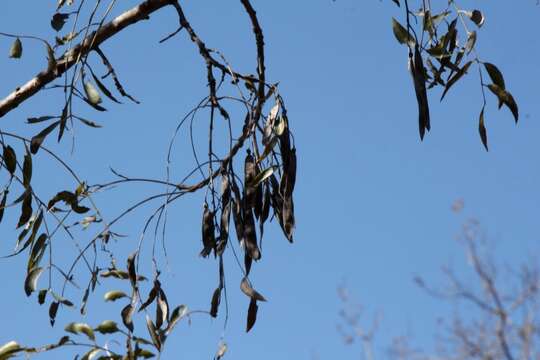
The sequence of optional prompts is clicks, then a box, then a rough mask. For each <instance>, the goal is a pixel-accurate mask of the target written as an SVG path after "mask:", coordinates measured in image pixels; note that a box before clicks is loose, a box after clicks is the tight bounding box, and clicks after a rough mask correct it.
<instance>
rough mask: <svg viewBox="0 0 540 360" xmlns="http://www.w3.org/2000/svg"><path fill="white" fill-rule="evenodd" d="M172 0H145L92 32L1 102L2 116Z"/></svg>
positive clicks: (0, 112)
mask: <svg viewBox="0 0 540 360" xmlns="http://www.w3.org/2000/svg"><path fill="white" fill-rule="evenodd" d="M171 4H172V1H171V0H146V1H144V2H142V3H140V4H139V5H137V6H135V7H133V8H132V9H130V10H128V11H126V12H124V13H123V14H121V15H119V16H117V17H116V18H115V19H114V20H112V21H110V22H109V23H107V24H105V25H103V26H102V27H101V28H99V29H97V30H96V31H94V32H92V33H90V34H89V35H88V36H86V37H85V38H84V39H83V40H82V41H81V42H80V43H79V44H78V45H76V46H75V47H74V48H73V49H72V50H70V51H68V52H66V53H65V54H64V55H62V57H60V58H59V59H57V60H56V66H54V67H51V68H48V69H46V70H43V71H41V72H40V73H39V74H37V75H36V76H35V77H34V78H32V79H31V80H29V81H28V82H27V83H26V84H24V85H22V86H20V87H18V88H17V89H16V90H15V91H13V92H12V93H11V94H9V95H8V96H7V97H5V98H4V99H3V100H1V101H0V117H3V116H4V115H6V114H7V113H8V112H10V111H11V110H13V109H15V108H16V107H17V106H19V105H20V104H21V103H23V102H24V101H25V100H27V99H29V98H30V97H32V96H33V95H35V94H36V93H37V92H39V91H40V90H41V89H42V88H43V87H45V86H46V85H47V84H49V83H50V82H52V81H53V80H54V79H56V78H58V77H60V76H62V75H63V74H64V73H65V72H66V71H68V70H69V69H70V68H71V67H72V66H73V65H75V64H76V62H77V61H78V59H80V58H81V57H83V56H84V55H86V54H88V53H89V52H90V51H92V50H94V49H96V48H98V47H99V45H101V44H102V43H104V42H105V41H106V40H108V39H109V38H111V37H113V36H115V35H116V34H118V33H119V32H120V31H122V30H124V29H125V28H126V27H128V26H130V25H133V24H135V23H137V22H139V21H141V20H145V19H148V17H149V16H150V15H151V14H152V13H154V12H156V11H157V10H159V9H161V8H163V7H165V6H167V5H171Z"/></svg>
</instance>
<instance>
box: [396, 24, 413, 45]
mask: <svg viewBox="0 0 540 360" xmlns="http://www.w3.org/2000/svg"><path fill="white" fill-rule="evenodd" d="M392 30H393V31H394V36H395V37H396V39H397V41H398V42H399V43H400V44H409V46H414V44H415V41H414V39H413V37H412V36H411V34H410V33H409V32H408V31H407V29H405V28H404V27H403V26H402V25H401V24H400V23H399V21H397V20H396V19H394V18H392Z"/></svg>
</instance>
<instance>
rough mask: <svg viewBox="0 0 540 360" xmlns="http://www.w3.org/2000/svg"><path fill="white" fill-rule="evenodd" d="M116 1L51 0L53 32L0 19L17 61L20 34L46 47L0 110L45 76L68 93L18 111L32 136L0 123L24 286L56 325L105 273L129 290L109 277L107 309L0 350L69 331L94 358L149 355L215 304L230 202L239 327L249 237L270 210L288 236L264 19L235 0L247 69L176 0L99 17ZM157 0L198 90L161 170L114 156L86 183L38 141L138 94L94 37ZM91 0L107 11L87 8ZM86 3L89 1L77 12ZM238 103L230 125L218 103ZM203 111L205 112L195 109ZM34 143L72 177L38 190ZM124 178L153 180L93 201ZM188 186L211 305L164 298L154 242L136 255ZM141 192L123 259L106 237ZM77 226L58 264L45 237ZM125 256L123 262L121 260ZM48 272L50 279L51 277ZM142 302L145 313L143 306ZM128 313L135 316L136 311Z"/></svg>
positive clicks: (283, 138)
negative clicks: (249, 60) (113, 206)
mask: <svg viewBox="0 0 540 360" xmlns="http://www.w3.org/2000/svg"><path fill="white" fill-rule="evenodd" d="M115 2H116V1H114V0H113V1H112V2H110V3H109V4H108V5H106V4H104V3H102V2H101V1H97V2H95V3H94V4H92V2H84V1H73V0H72V1H65V0H60V1H58V3H57V6H56V13H55V14H54V15H53V16H52V18H51V21H50V25H51V27H52V28H53V29H54V30H55V31H56V32H57V35H56V36H55V38H54V39H53V40H54V41H53V42H51V41H50V40H49V39H43V38H39V37H35V36H28V35H22V34H17V35H15V34H9V33H0V35H1V36H3V37H5V38H11V39H13V45H12V46H11V49H10V51H9V56H10V57H11V58H13V59H19V61H24V59H25V58H24V56H23V55H24V52H23V48H25V47H26V46H27V43H32V42H39V43H42V44H44V45H45V46H44V50H45V52H46V56H47V59H48V60H47V67H46V68H45V69H44V70H42V71H41V72H40V73H39V74H38V75H37V76H36V77H35V78H33V79H31V80H30V81H28V82H27V83H26V84H25V85H22V86H20V87H19V88H18V89H17V90H16V91H15V92H13V93H12V94H9V95H8V96H7V97H6V98H4V99H3V100H2V101H0V116H6V115H8V114H9V112H10V111H11V110H12V109H14V108H16V107H17V106H18V105H19V104H21V103H22V102H24V101H26V100H29V99H30V98H31V97H32V96H33V95H34V94H36V93H37V92H38V91H42V90H44V89H48V90H56V91H61V92H63V93H64V94H65V101H64V103H63V104H61V105H60V106H59V109H58V112H57V114H47V115H43V114H36V115H35V116H33V117H30V118H28V124H31V126H34V127H36V128H37V127H39V128H40V129H38V130H36V132H35V135H34V136H33V137H32V138H25V137H22V136H20V135H18V134H12V133H8V132H5V131H2V132H0V135H1V138H0V142H1V144H2V147H3V152H2V155H1V159H2V162H1V167H2V170H3V171H4V174H5V177H6V183H5V185H4V187H3V191H2V200H1V205H0V220H1V219H2V217H3V216H4V212H11V211H13V212H17V213H18V214H19V215H18V221H17V224H16V227H17V229H19V231H20V235H19V236H18V238H17V240H16V245H15V251H14V252H13V253H12V254H10V255H8V257H11V256H17V255H19V256H26V257H27V259H28V261H27V263H28V265H27V268H26V273H27V275H26V280H25V283H24V290H25V293H26V295H27V296H29V297H30V296H32V297H33V296H36V297H37V300H38V302H39V304H41V305H47V307H48V314H49V319H50V324H51V326H54V325H55V322H56V318H57V314H58V312H59V311H62V310H63V309H64V308H75V307H79V309H80V312H81V314H84V313H85V312H86V310H87V303H88V301H89V298H90V297H91V296H92V294H94V293H95V291H96V288H98V287H99V286H103V285H105V286H108V285H106V284H107V282H106V281H105V279H107V278H114V279H119V280H123V281H125V282H126V283H128V284H129V287H130V291H129V292H124V291H121V290H116V289H111V290H110V291H108V292H107V293H106V294H105V298H104V300H105V301H106V302H111V303H112V302H123V305H122V309H121V311H120V312H119V314H118V318H117V319H114V320H112V319H101V320H100V321H99V322H98V323H97V324H92V325H90V324H87V323H84V322H72V323H70V324H68V325H67V326H66V327H65V331H66V336H64V337H62V338H61V339H60V340H59V341H58V342H57V343H54V344H50V345H47V346H43V347H39V348H35V347H28V346H22V345H19V344H18V343H15V342H10V343H8V344H6V345H4V346H3V347H2V348H1V349H0V359H1V360H4V359H7V358H9V357H11V356H14V355H16V354H19V353H23V352H24V353H26V354H32V353H36V352H44V351H50V350H53V349H57V348H59V347H65V346H73V345H76V346H79V347H80V348H81V349H82V350H84V352H83V353H81V355H80V356H81V357H82V359H93V358H96V357H97V356H98V355H99V358H100V359H121V358H124V359H137V358H149V357H153V356H156V355H157V354H158V353H160V352H162V351H163V348H164V346H165V344H166V340H167V338H168V336H169V334H170V333H171V332H172V331H173V330H174V328H175V326H176V325H177V324H178V323H179V322H180V321H182V320H183V319H184V318H189V317H190V316H191V315H192V314H196V313H202V314H206V315H209V316H211V317H217V316H218V313H219V310H220V309H219V308H220V303H221V297H222V296H223V294H224V296H227V295H226V291H225V281H224V279H225V273H226V269H225V266H224V262H223V254H224V252H225V251H233V252H234V255H235V256H236V252H237V250H235V249H234V247H235V246H237V245H235V244H232V243H231V242H229V239H230V236H231V233H233V231H232V230H230V228H229V224H230V218H231V215H232V218H233V223H234V233H236V237H237V239H238V246H239V247H240V248H241V249H243V250H242V251H243V255H244V256H243V257H244V264H243V265H242V264H240V262H239V263H238V266H239V267H240V268H241V271H242V273H243V278H242V279H241V280H240V281H239V282H240V289H241V291H242V292H243V293H244V294H245V295H246V296H247V297H248V298H249V307H248V309H247V319H246V331H249V330H250V329H251V328H252V327H253V326H254V324H255V321H256V318H257V311H258V303H259V302H264V301H266V299H265V298H264V297H263V296H262V295H261V294H260V293H259V292H257V291H256V290H255V289H254V288H253V286H252V283H251V281H250V279H249V276H250V274H251V271H252V263H253V261H254V260H255V261H259V260H260V259H261V247H260V242H261V241H262V237H263V234H264V227H265V225H266V224H267V223H268V222H269V221H270V220H271V219H276V221H277V222H278V223H279V226H280V227H281V229H282V230H283V233H284V235H285V237H286V238H287V239H288V240H289V241H290V242H292V241H293V232H294V227H295V218H294V203H293V192H294V187H295V182H296V148H295V145H294V138H293V135H292V131H291V128H290V122H289V119H288V117H287V109H286V106H285V101H284V99H283V98H282V96H281V95H280V94H279V91H278V87H277V84H273V83H269V82H268V81H267V80H266V76H265V74H266V69H265V57H264V37H263V32H262V28H261V26H260V24H259V20H258V18H257V15H256V12H255V10H254V8H253V7H252V5H251V3H250V1H249V0H241V4H242V6H243V9H244V11H245V14H246V16H247V17H248V18H249V20H250V22H251V25H252V31H253V35H254V38H255V47H256V57H255V58H256V61H257V62H256V69H257V74H256V75H251V74H244V73H241V72H237V71H235V70H233V67H232V66H231V64H229V63H228V62H227V60H226V58H225V57H224V55H223V54H222V53H221V52H219V51H217V50H212V49H210V48H209V47H207V46H206V44H205V43H204V42H203V40H202V39H201V38H200V37H199V36H198V34H197V32H196V31H195V30H194V28H193V27H192V26H191V24H190V23H189V21H188V18H187V17H186V15H185V14H184V10H183V8H182V6H181V5H180V3H179V2H178V1H176V0H146V1H143V2H141V3H140V4H139V5H138V6H136V7H134V8H132V9H130V10H128V11H125V12H122V13H120V14H118V15H117V16H116V17H115V18H114V19H113V20H111V21H107V18H108V16H109V15H112V12H113V11H114V5H115ZM165 7H166V8H170V9H174V11H175V13H176V15H177V19H178V28H177V30H176V31H174V32H173V33H172V34H170V35H168V36H167V37H165V38H164V39H163V40H162V41H161V42H165V41H167V40H169V39H170V38H171V37H173V36H176V35H177V34H186V35H187V36H188V37H189V39H190V40H191V41H192V42H193V43H194V45H195V48H196V50H197V51H198V52H199V53H200V56H201V58H202V60H203V64H204V66H205V70H206V82H207V85H208V94H207V95H206V96H204V97H203V98H202V100H201V101H200V102H199V103H198V104H197V105H196V106H195V107H194V108H193V109H191V110H190V111H188V112H187V114H186V115H185V117H184V118H183V119H182V121H181V122H180V123H179V124H178V127H177V129H176V132H175V134H174V136H173V140H172V141H171V143H170V144H169V154H168V158H167V163H168V165H167V177H166V178H165V179H160V178H135V177H130V176H126V175H123V174H120V173H118V172H117V171H115V170H112V172H113V174H114V175H115V177H116V179H114V180H113V181H109V182H107V183H101V184H99V183H98V184H92V183H91V182H90V181H88V180H83V179H82V178H81V177H80V176H79V175H77V172H76V170H75V169H73V168H72V167H71V166H69V165H68V164H67V162H66V161H65V159H63V158H62V157H61V156H60V155H57V154H56V153H55V152H54V151H53V150H52V149H51V148H50V147H48V146H47V144H49V143H51V142H52V140H51V138H53V137H55V138H56V140H57V141H58V142H61V141H64V140H65V138H66V135H67V134H71V136H72V138H73V139H74V137H75V133H74V131H73V130H74V129H75V127H76V126H80V125H82V126H83V127H89V128H99V127H100V125H99V124H98V123H96V122H94V121H92V120H88V119H86V118H84V117H82V116H80V115H79V114H78V113H79V109H80V107H81V106H89V107H90V108H92V109H94V110H95V111H97V112H103V111H106V110H107V109H106V107H108V106H109V105H111V104H120V103H121V101H120V99H126V100H129V101H131V102H133V103H139V101H138V100H137V99H135V97H133V96H132V95H130V94H129V93H128V92H127V91H126V90H125V88H124V85H123V83H122V82H121V81H120V79H119V77H118V75H117V72H116V70H115V67H114V66H113V65H112V62H111V61H110V60H109V57H108V56H107V54H106V53H105V51H104V50H103V49H102V47H101V45H102V43H104V42H105V41H106V40H107V39H109V38H110V37H113V36H115V35H116V34H118V33H119V32H120V31H122V30H124V29H125V28H127V27H128V26H131V25H132V24H135V23H136V22H138V21H141V20H144V19H147V18H148V16H149V15H150V14H152V13H153V12H155V11H158V10H159V9H161V8H165ZM102 12H103V13H104V15H98V14H100V13H102ZM86 13H89V15H88V17H87V18H86V19H85V18H84V17H85V15H84V14H86ZM100 73H104V75H99V74H100ZM267 103H268V106H266V105H267ZM238 104H240V105H241V106H242V109H243V112H244V114H243V118H244V121H243V124H242V125H241V126H239V125H238V124H237V123H236V122H235V121H234V120H235V119H234V118H232V117H231V116H230V115H229V111H230V110H229V109H230V108H235V107H237V105H238ZM235 111H236V110H235ZM206 114H208V117H207V118H206V119H204V116H205V115H206ZM235 115H236V113H235ZM195 118H198V121H199V122H200V121H204V120H205V121H206V124H207V125H206V126H207V129H208V131H207V140H206V141H207V149H208V152H207V158H206V160H205V161H203V160H202V159H201V158H200V155H198V154H197V152H196V151H195V143H196V142H203V141H205V139H204V138H201V139H199V138H196V137H195V136H194V134H193V132H192V124H193V121H194V119H195ZM201 118H202V119H201ZM217 121H223V122H224V123H227V126H228V131H227V132H226V133H224V134H222V133H221V132H218V131H217V130H215V129H214V126H215V123H216V122H217ZM188 126H189V132H190V137H191V142H192V143H191V146H192V148H193V156H194V159H195V162H196V163H197V166H196V168H194V169H192V171H190V172H189V173H188V174H187V175H186V176H185V178H184V180H182V181H180V182H175V181H172V180H171V178H170V175H169V174H170V170H171V169H170V164H171V159H170V158H171V156H172V150H171V149H172V147H173V145H174V142H175V137H176V135H177V133H178V132H180V131H181V130H182V131H183V130H184V129H186V127H188ZM216 144H220V145H221V144H226V145H225V146H218V145H216ZM19 148H20V150H18V149H19ZM242 149H246V150H245V151H246V155H245V157H244V158H243V160H242V159H240V157H241V156H242V155H241V153H242V151H241V150H242ZM21 150H22V151H21ZM42 153H45V154H46V155H47V156H49V157H51V158H52V159H53V160H54V161H55V162H56V164H57V165H58V166H59V167H60V168H61V169H62V170H63V171H65V172H66V173H68V174H69V175H70V176H71V178H72V186H71V187H69V188H58V189H56V191H55V193H53V194H47V193H41V192H38V191H37V190H36V189H38V188H39V183H38V184H35V182H34V178H33V176H32V175H33V168H34V167H35V166H34V165H35V164H33V163H34V162H35V161H36V160H37V159H39V160H41V159H40V156H41V155H42ZM194 174H201V176H202V179H203V180H201V181H198V182H192V181H193V180H192V178H193V175H194ZM242 174H243V175H242ZM128 183H139V184H153V185H155V186H157V187H161V188H164V190H163V189H162V190H159V191H158V192H156V193H154V194H150V195H146V196H145V197H144V198H142V199H141V200H139V201H138V202H137V203H136V204H135V205H132V206H128V207H126V208H125V210H124V211H123V212H121V213H120V214H119V215H118V216H116V217H114V218H112V219H111V218H107V217H106V216H104V215H103V213H104V212H103V211H102V209H100V208H98V206H97V205H96V204H97V202H96V201H95V198H96V197H97V196H98V194H100V193H103V192H105V191H108V190H110V189H112V188H114V187H118V186H122V185H125V184H128ZM195 192H200V193H203V194H204V203H203V206H202V209H201V213H202V220H201V224H202V225H201V228H202V229H201V240H202V250H201V252H200V256H201V257H203V258H208V257H210V255H213V256H212V257H213V258H214V259H215V260H216V261H217V263H218V279H219V281H218V285H217V287H216V289H215V291H214V292H213V295H212V297H211V301H209V302H210V308H209V309H208V310H190V309H189V308H188V307H187V306H186V305H178V306H170V305H169V302H168V300H167V295H166V289H165V286H164V285H165V284H162V283H161V282H160V274H161V272H162V269H161V268H160V266H159V265H158V261H157V258H156V257H157V255H155V253H154V252H153V253H152V254H151V258H145V259H142V258H141V254H142V253H141V246H142V244H143V240H144V238H145V235H146V234H147V233H148V232H150V231H151V230H150V229H151V228H152V227H154V231H155V233H157V232H158V230H161V231H163V233H164V232H165V228H166V226H167V221H166V218H167V215H168V209H169V208H170V206H171V204H173V203H175V202H177V201H180V200H181V199H183V198H184V196H186V195H189V194H192V193H195ZM12 194H15V195H12ZM148 203H154V204H155V203H157V205H156V206H155V208H154V209H153V210H152V211H151V212H150V214H149V215H148V216H147V219H146V221H145V223H144V226H143V230H142V233H141V238H140V241H139V242H138V245H137V246H136V248H135V249H134V251H133V252H132V253H131V254H130V255H129V256H127V261H126V260H123V259H125V258H126V254H121V253H117V252H115V251H114V250H113V249H112V248H111V244H112V243H113V242H114V240H116V239H118V238H121V237H122V235H121V233H122V231H121V228H119V227H118V225H117V223H118V222H119V221H120V220H121V219H123V218H124V217H126V216H128V215H129V214H131V213H132V212H133V211H134V210H136V209H138V208H140V207H142V206H143V205H146V204H148ZM86 229H91V231H93V232H94V235H93V236H91V238H90V239H89V240H88V241H87V242H86V244H84V245H82V246H80V247H77V249H78V254H77V255H76V256H75V258H73V259H71V260H70V263H68V264H67V267H66V266H64V265H65V264H63V262H62V261H60V259H58V257H57V256H55V251H54V248H53V243H57V242H60V241H65V240H66V239H71V240H72V241H73V242H76V241H75V238H76V237H78V236H81V237H83V236H85V234H87V233H88V231H87V232H86V233H83V232H82V231H84V230H86ZM144 261H148V262H149V263H151V264H152V267H153V274H152V275H151V276H145V275H143V274H141V273H140V269H141V268H142V267H143V266H142V265H141V264H142V262H144ZM122 263H123V264H125V265H120V264H122ZM85 271H86V277H87V279H86V285H85V286H84V287H83V289H82V294H81V295H80V296H81V299H82V300H81V301H80V303H77V301H75V300H74V299H73V296H74V295H72V294H73V293H76V292H77V289H79V286H78V284H79V283H80V281H81V279H84V277H83V274H84V272H85ZM45 274H47V275H48V276H47V278H48V280H47V281H44V280H43V278H44V277H45V276H44V275H45ZM75 275H77V276H76V277H75ZM76 279H77V280H76ZM150 279H151V280H150ZM58 283H60V284H61V285H60V286H58V285H57V284H58ZM146 289H148V293H146ZM68 294H69V295H68ZM151 307H154V308H155V311H154V312H153V315H150V314H151V313H152V312H150V311H149V310H150V309H151ZM143 313H144V314H145V316H142V314H143ZM139 322H140V323H143V324H144V326H139V325H136V324H138V323H139ZM97 333H100V334H101V335H104V338H105V339H106V340H105V341H104V343H103V344H102V343H101V342H98V339H97V337H96V334H97ZM112 340H114V342H113V343H116V344H125V345H124V346H114V347H110V346H109V345H108V344H111V341H112ZM225 351H226V345H225V344H222V345H221V346H220V347H219V349H218V353H217V357H218V358H220V357H222V356H223V355H224V353H225Z"/></svg>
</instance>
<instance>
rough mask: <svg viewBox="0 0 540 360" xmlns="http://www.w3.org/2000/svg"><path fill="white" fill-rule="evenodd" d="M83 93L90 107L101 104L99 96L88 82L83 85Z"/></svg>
mask: <svg viewBox="0 0 540 360" xmlns="http://www.w3.org/2000/svg"><path fill="white" fill-rule="evenodd" d="M84 92H85V94H86V98H87V99H88V101H89V102H90V104H92V105H98V104H100V103H101V96H100V95H99V92H98V91H97V90H96V88H95V87H94V85H92V83H91V82H90V81H86V82H85V83H84Z"/></svg>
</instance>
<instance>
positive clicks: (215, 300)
mask: <svg viewBox="0 0 540 360" xmlns="http://www.w3.org/2000/svg"><path fill="white" fill-rule="evenodd" d="M220 302H221V288H219V287H218V288H217V289H216V290H214V293H213V294H212V301H211V304H210V316H211V317H213V318H215V317H217V313H218V308H219V303H220Z"/></svg>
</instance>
